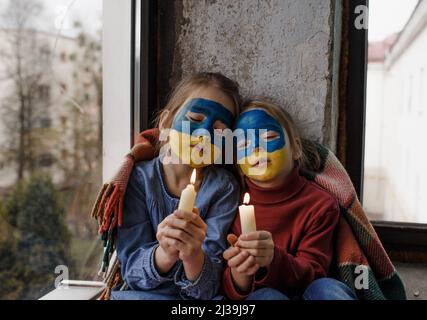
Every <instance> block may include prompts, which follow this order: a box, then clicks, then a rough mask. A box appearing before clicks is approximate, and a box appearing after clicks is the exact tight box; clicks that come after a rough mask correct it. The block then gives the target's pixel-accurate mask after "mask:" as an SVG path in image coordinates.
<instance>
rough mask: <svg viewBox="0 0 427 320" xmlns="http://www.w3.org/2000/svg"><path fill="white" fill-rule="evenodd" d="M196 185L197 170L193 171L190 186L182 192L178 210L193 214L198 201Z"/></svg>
mask: <svg viewBox="0 0 427 320" xmlns="http://www.w3.org/2000/svg"><path fill="white" fill-rule="evenodd" d="M195 183H196V169H193V173H192V174H191V178H190V184H188V185H187V186H186V187H185V189H184V190H182V192H181V198H180V200H179V205H178V210H181V211H186V212H193V208H194V201H195V200H196V194H197V193H196V189H194V184H195Z"/></svg>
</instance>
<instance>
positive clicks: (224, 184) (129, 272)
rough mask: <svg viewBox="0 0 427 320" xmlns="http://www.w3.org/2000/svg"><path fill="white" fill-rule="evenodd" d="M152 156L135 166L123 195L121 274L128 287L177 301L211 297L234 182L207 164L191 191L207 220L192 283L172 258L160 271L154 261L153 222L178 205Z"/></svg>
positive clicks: (235, 194)
mask: <svg viewBox="0 0 427 320" xmlns="http://www.w3.org/2000/svg"><path fill="white" fill-rule="evenodd" d="M163 174H164V173H163V167H162V164H161V162H160V159H159V158H158V157H157V158H155V159H153V160H151V161H144V162H140V163H138V164H136V165H135V167H134V169H133V171H132V174H131V177H130V180H129V183H128V186H127V189H126V193H125V195H124V205H123V224H122V226H121V227H120V228H119V231H118V239H117V254H118V258H119V261H120V264H121V270H122V277H123V279H124V281H125V282H126V283H127V285H128V286H129V288H130V289H131V290H138V291H151V292H153V293H155V292H156V291H157V292H162V293H165V294H167V295H169V296H174V297H176V298H177V299H203V300H208V299H213V298H214V297H216V295H217V294H218V289H219V286H220V283H221V277H222V272H223V259H222V252H223V251H224V250H225V249H226V248H227V246H228V245H227V241H226V236H227V233H228V231H229V229H230V226H231V224H232V222H233V220H234V216H235V213H236V210H237V206H238V201H239V198H240V190H239V186H238V183H237V182H236V180H235V178H234V177H233V175H232V174H231V173H229V172H228V171H227V170H225V169H222V168H218V167H215V166H210V167H207V168H205V169H204V172H203V174H204V177H203V180H202V182H201V185H200V190H199V191H198V193H197V198H196V204H195V206H196V207H197V208H199V210H200V215H201V217H202V218H203V220H204V221H205V223H206V224H207V232H206V238H205V241H204V242H203V244H202V250H203V252H204V253H205V261H204V264H203V268H202V271H201V273H200V275H199V277H198V278H197V279H196V280H195V281H190V280H188V279H187V278H186V276H185V272H184V268H183V264H182V261H181V260H178V261H177V262H176V264H175V265H174V267H173V268H172V269H171V270H170V271H169V273H168V274H166V275H160V274H159V273H158V272H157V270H156V267H155V265H154V252H155V250H156V248H157V246H158V245H159V244H158V242H157V240H156V231H157V225H158V224H159V223H160V222H161V221H162V220H163V219H165V218H166V217H167V216H168V215H169V214H171V213H173V212H174V210H175V209H176V208H177V207H178V202H179V198H177V197H175V196H173V195H171V194H170V193H169V192H168V190H167V188H166V186H165V183H164V180H163Z"/></svg>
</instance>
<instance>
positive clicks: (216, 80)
mask: <svg viewBox="0 0 427 320" xmlns="http://www.w3.org/2000/svg"><path fill="white" fill-rule="evenodd" d="M208 86H209V87H214V88H216V89H218V90H220V91H222V92H224V93H225V94H226V95H228V96H229V97H230V98H231V100H233V102H234V107H235V113H236V115H238V114H239V107H240V105H241V102H242V99H241V96H240V92H239V85H238V84H237V82H235V81H233V80H231V79H229V78H227V77H226V76H224V75H223V74H221V73H219V72H201V73H196V74H193V75H190V76H187V77H185V78H183V79H182V80H181V81H180V82H179V83H178V85H177V86H176V87H175V89H174V90H173V91H172V93H171V95H170V99H169V101H168V103H167V104H166V106H165V107H164V108H163V109H162V110H161V111H160V112H159V113H158V114H157V116H156V119H155V120H154V123H155V126H156V127H159V124H160V119H161V118H162V114H164V112H165V111H167V112H168V114H167V115H166V117H167V118H166V119H165V120H164V121H163V124H164V127H165V128H170V127H171V126H172V121H173V118H174V115H175V114H176V112H177V111H178V110H179V108H180V107H181V106H182V104H183V103H184V102H185V100H186V99H187V98H188V97H189V96H190V95H191V93H192V92H194V90H196V89H198V88H201V87H208Z"/></svg>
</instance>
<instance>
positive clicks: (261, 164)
mask: <svg viewBox="0 0 427 320" xmlns="http://www.w3.org/2000/svg"><path fill="white" fill-rule="evenodd" d="M270 162H271V160H270V159H268V158H267V159H264V160H258V161H257V162H255V164H253V165H252V168H258V167H265V166H267V165H268V164H269V163H270Z"/></svg>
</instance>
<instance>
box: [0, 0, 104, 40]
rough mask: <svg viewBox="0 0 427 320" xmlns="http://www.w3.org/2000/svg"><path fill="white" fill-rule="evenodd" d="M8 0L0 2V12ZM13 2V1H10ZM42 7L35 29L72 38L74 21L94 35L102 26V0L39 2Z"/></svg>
mask: <svg viewBox="0 0 427 320" xmlns="http://www.w3.org/2000/svg"><path fill="white" fill-rule="evenodd" d="M9 1H10V0H0V11H4V9H5V8H6V7H7V5H8V3H9ZM12 1H14V0H12ZM39 1H40V2H41V4H42V5H43V7H44V10H43V14H42V16H41V18H40V19H37V20H38V23H37V28H38V29H41V30H44V31H50V32H53V33H57V32H58V31H60V32H61V34H62V35H67V36H74V35H75V32H74V30H73V28H72V26H73V22H74V21H75V20H80V21H81V22H82V23H83V27H84V28H85V29H86V30H87V31H88V32H89V33H92V34H94V33H95V32H96V31H97V30H98V29H100V28H101V26H102V0H39Z"/></svg>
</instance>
